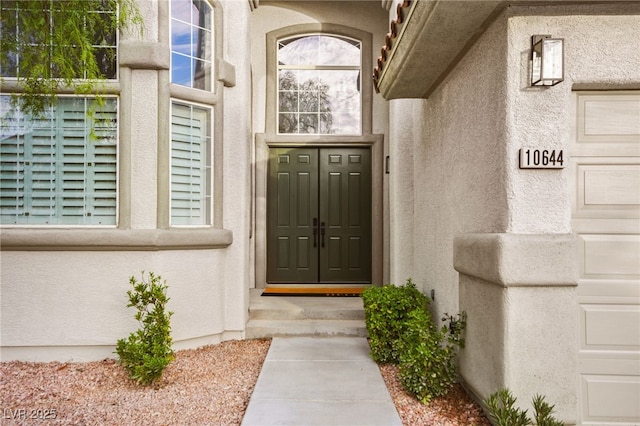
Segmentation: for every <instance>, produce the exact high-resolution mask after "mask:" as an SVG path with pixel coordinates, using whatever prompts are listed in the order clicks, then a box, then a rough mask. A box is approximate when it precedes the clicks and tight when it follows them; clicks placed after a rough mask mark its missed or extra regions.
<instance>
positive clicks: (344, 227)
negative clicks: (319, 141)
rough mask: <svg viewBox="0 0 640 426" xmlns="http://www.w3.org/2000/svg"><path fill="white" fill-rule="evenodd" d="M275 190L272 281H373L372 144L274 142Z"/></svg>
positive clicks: (271, 201)
mask: <svg viewBox="0 0 640 426" xmlns="http://www.w3.org/2000/svg"><path fill="white" fill-rule="evenodd" d="M267 196H268V201H267V205H268V208H267V209H268V212H267V224H268V229H267V281H268V282H269V283H294V284H313V283H370V282H371V158H370V150H369V149H366V148H275V149H272V150H271V153H270V156H269V178H268V186H267Z"/></svg>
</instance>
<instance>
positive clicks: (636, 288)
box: [578, 280, 640, 304]
mask: <svg viewBox="0 0 640 426" xmlns="http://www.w3.org/2000/svg"><path fill="white" fill-rule="evenodd" d="M578 297H579V298H580V301H581V302H583V303H607V304H616V303H620V304H625V303H635V304H638V303H640V282H637V281H635V280H580V286H579V287H578Z"/></svg>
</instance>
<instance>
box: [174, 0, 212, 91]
mask: <svg viewBox="0 0 640 426" xmlns="http://www.w3.org/2000/svg"><path fill="white" fill-rule="evenodd" d="M213 42H214V40H213V8H212V7H211V5H210V4H209V3H208V2H207V1H206V0H171V82H172V83H174V84H179V85H182V86H187V87H191V88H194V89H200V90H207V91H211V90H213V59H214V47H213Z"/></svg>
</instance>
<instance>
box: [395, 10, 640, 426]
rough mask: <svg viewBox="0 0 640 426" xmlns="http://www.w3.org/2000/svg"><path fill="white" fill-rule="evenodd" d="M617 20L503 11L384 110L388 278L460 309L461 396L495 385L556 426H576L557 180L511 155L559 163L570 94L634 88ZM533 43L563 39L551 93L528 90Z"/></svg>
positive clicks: (633, 39)
mask: <svg viewBox="0 0 640 426" xmlns="http://www.w3.org/2000/svg"><path fill="white" fill-rule="evenodd" d="M630 7H631V6H630ZM614 10H615V13H613V14H612V11H614ZM627 13H630V15H628V16H625V7H623V6H621V5H620V4H618V5H616V6H603V5H592V6H579V7H571V6H566V5H565V6H553V7H537V8H536V7H517V6H511V7H508V8H507V9H505V11H504V12H503V13H502V14H501V15H500V16H499V17H498V18H497V19H496V20H495V21H494V22H493V23H492V24H491V25H490V26H489V27H488V28H487V30H486V31H485V32H484V33H483V34H482V35H481V36H480V38H479V39H478V40H477V41H476V42H475V43H474V44H473V46H472V47H471V48H470V49H469V50H468V51H467V52H466V54H465V55H464V57H463V58H462V59H461V60H460V61H459V62H458V63H457V64H456V66H455V67H454V68H453V69H452V71H451V72H449V73H448V74H447V75H446V77H445V78H444V79H443V81H442V83H441V84H440V85H439V86H438V87H437V88H436V89H435V90H434V91H433V92H432V93H431V95H430V96H429V98H428V99H426V100H393V101H391V102H390V103H391V116H392V117H393V120H392V121H391V124H390V135H391V136H390V152H391V153H392V176H391V184H390V191H391V192H392V194H391V195H390V197H391V200H392V202H391V204H390V211H391V213H390V216H391V218H392V219H391V236H392V237H391V247H392V249H391V254H390V258H391V259H392V266H391V269H392V277H393V278H394V279H395V280H396V281H398V282H400V281H404V279H406V278H407V277H408V276H411V277H412V278H413V280H414V281H415V282H417V283H418V285H419V286H420V288H421V289H422V290H423V291H424V292H425V293H427V294H429V293H430V291H431V290H432V289H434V290H435V301H434V304H433V310H434V313H435V315H436V318H439V317H441V316H442V314H443V313H445V312H449V313H451V312H457V311H458V310H465V311H467V313H468V314H469V323H468V330H467V347H466V348H465V349H464V350H463V351H462V352H461V357H460V362H461V373H462V376H463V380H464V382H465V384H466V385H467V386H468V387H469V388H470V389H472V391H473V392H475V393H476V394H478V395H479V396H480V397H486V396H488V394H489V393H491V392H494V391H496V390H497V389H498V388H499V387H509V388H511V389H512V390H513V391H514V394H515V395H516V396H517V397H518V398H519V404H521V406H522V407H523V408H530V407H529V401H530V399H531V396H533V394H535V393H541V394H545V395H547V398H548V400H549V401H552V403H554V404H556V409H557V413H558V417H559V418H560V419H562V420H563V421H565V422H567V423H575V422H577V421H578V407H577V404H578V401H577V376H578V375H577V360H576V348H577V336H578V330H577V303H576V292H575V285H576V279H577V272H576V265H575V241H574V238H573V236H572V235H571V232H572V229H571V199H570V193H571V191H570V188H569V173H570V172H569V168H568V167H567V168H565V169H560V170H524V169H523V170H521V169H519V165H518V151H519V149H520V148H523V147H528V146H532V147H541V148H543V149H556V150H558V149H563V150H564V155H565V161H568V160H569V158H570V152H569V151H568V148H569V145H570V141H571V135H572V126H573V125H574V124H573V119H572V114H573V111H574V110H575V106H574V105H573V102H574V99H575V98H574V97H573V94H572V91H573V90H576V89H584V88H589V89H601V90H606V89H624V88H633V87H638V85H640V69H639V68H638V67H637V64H638V63H640V56H639V55H640V53H639V52H640V45H639V42H638V40H640V33H639V31H640V30H639V28H640V17H639V16H638V15H637V14H634V13H635V12H632V11H627ZM534 34H551V35H553V36H554V37H562V38H564V39H565V81H564V82H563V83H561V84H559V85H558V86H554V87H550V88H532V87H530V83H529V54H530V43H531V36H532V35H534ZM401 117H407V118H406V120H404V121H403V120H402V119H401ZM406 123H409V124H413V123H418V124H414V125H413V128H412V129H408V128H404V127H403V125H404V124H406ZM416 129H418V130H417V131H416ZM407 162H409V164H407ZM404 164H407V166H406V167H403V166H404ZM394 191H396V193H395V194H394V193H393V192H394ZM394 199H395V200H398V201H402V202H398V203H395V202H393V200H394ZM407 204H409V205H411V206H412V208H408V207H407ZM407 221H411V224H412V225H411V226H408V225H407ZM405 256H409V257H410V258H411V259H410V260H408V259H406V258H404V257H405ZM400 258H402V259H401V260H400V261H399V262H395V259H400ZM397 265H406V268H407V270H408V271H410V272H409V273H407V276H403V275H402V273H403V271H402V270H401V268H398V267H397ZM454 266H455V269H454Z"/></svg>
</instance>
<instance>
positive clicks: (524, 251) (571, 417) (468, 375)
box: [454, 234, 578, 424]
mask: <svg viewBox="0 0 640 426" xmlns="http://www.w3.org/2000/svg"><path fill="white" fill-rule="evenodd" d="M574 253H575V250H574V238H573V236H572V235H569V234H543V235H533V234H526V235H525V234H463V235H459V236H457V237H456V239H455V242H454V265H455V269H456V270H457V271H458V273H459V274H460V310H461V311H466V312H467V315H468V322H467V330H466V347H465V348H464V349H463V350H461V351H460V373H461V375H462V378H463V381H464V383H465V385H466V386H467V387H468V388H469V389H470V390H471V391H472V392H473V393H474V394H475V395H476V396H477V397H478V398H480V399H484V398H486V397H487V396H489V395H490V394H491V393H493V392H495V391H497V390H498V389H500V388H509V389H510V390H511V391H512V392H513V394H514V395H515V396H516V397H517V398H518V405H519V406H520V407H522V408H523V409H528V410H529V413H531V412H532V409H531V399H532V397H533V396H534V395H536V394H540V395H544V396H545V397H546V400H547V402H549V403H551V404H554V405H555V409H556V416H557V417H558V418H559V419H560V420H562V421H563V422H565V423H567V424H575V423H576V417H575V416H576V413H577V409H576V407H577V398H576V393H575V389H576V388H577V377H578V375H577V360H576V347H577V329H576V327H577V323H576V320H575V317H576V315H575V314H576V309H577V305H576V295H575V291H576V271H575V267H574V264H575V262H574Z"/></svg>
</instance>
